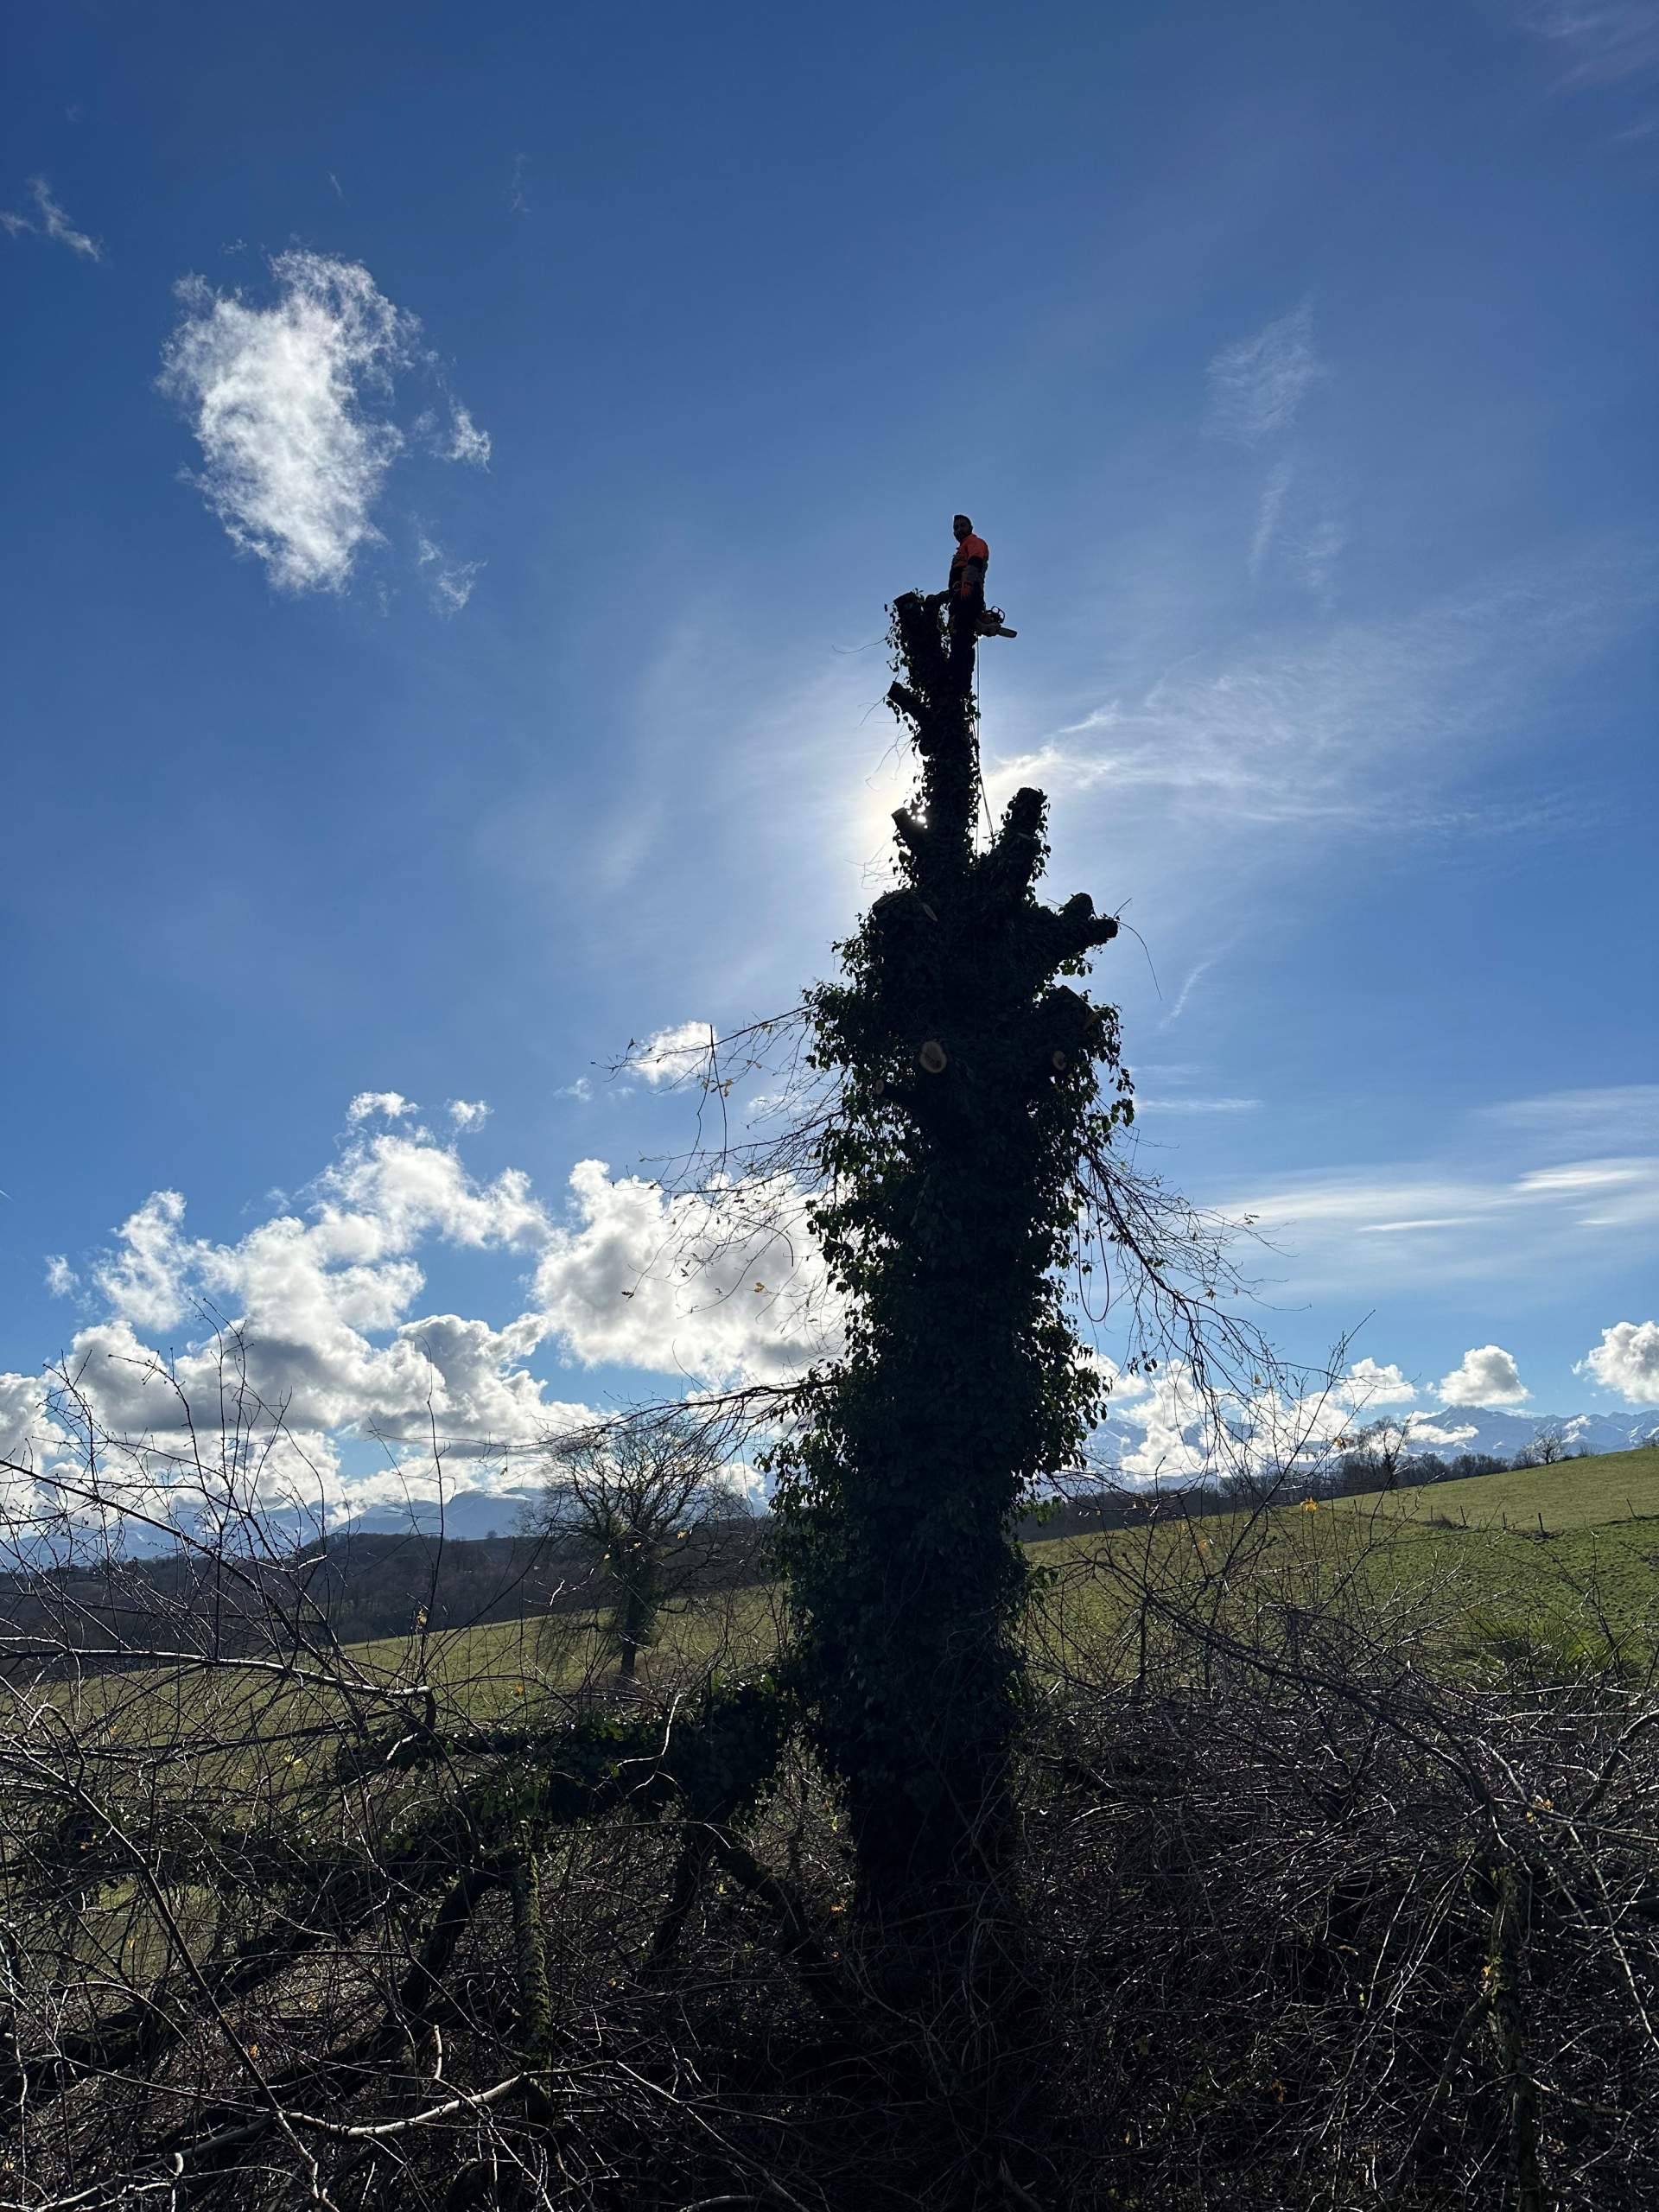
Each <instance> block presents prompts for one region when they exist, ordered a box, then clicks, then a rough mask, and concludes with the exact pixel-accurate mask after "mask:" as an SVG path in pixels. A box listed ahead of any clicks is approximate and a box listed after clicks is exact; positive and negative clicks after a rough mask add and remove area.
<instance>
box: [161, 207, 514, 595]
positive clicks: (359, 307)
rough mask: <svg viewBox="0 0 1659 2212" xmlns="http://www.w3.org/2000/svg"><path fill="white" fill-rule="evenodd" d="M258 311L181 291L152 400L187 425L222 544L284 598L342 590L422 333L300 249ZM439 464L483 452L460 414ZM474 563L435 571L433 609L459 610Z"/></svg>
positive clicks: (235, 295)
mask: <svg viewBox="0 0 1659 2212" xmlns="http://www.w3.org/2000/svg"><path fill="white" fill-rule="evenodd" d="M271 275H272V277H273V278H274V279H275V283H276V287H277V297H276V300H275V302H274V303H273V304H272V305H270V306H269V307H258V306H256V305H253V304H251V302H249V301H248V300H247V299H245V297H244V296H243V295H242V294H241V293H240V292H231V293H222V292H216V291H214V290H213V288H212V287H211V286H210V285H208V284H207V283H206V281H205V280H204V279H202V278H200V277H190V278H188V279H186V280H185V282H184V283H181V285H180V286H179V288H178V289H179V296H180V298H181V301H182V302H183V306H184V312H183V315H182V317H181V321H180V323H179V327H178V328H177V329H176V330H175V333H174V334H173V337H172V339H171V340H170V341H169V343H168V346H167V349H166V352H165V353H164V355H163V357H162V379H161V381H162V389H163V391H167V392H168V393H169V394H170V395H171V396H172V397H175V398H176V399H177V400H179V401H180V403H181V404H182V405H183V406H184V408H185V409H186V410H187V412H188V415H189V416H190V418H191V423H192V427H193V428H194V431H195V435H196V438H197V441H198V442H199V443H200V447H201V450H202V454H203V457H204V467H203V470H202V474H201V476H200V479H199V482H200V487H201V489H202V491H203V493H204V494H205V495H206V497H207V503H208V505H210V506H211V507H212V508H213V512H214V513H215V514H217V515H218V517H219V520H220V521H221V522H222V523H223V524H224V525H225V528H226V531H227V533H228V534H229V536H230V537H231V538H232V542H233V543H235V544H237V545H238V546H239V547H241V548H242V549H243V550H245V551H248V552H251V553H254V554H257V556H258V557H259V558H260V559H261V560H262V561H264V563H265V566H266V568H267V569H268V571H269V573H270V577H271V580H272V582H274V583H276V584H277V586H279V587H280V588H282V589H283V590H287V591H296V592H297V591H340V590H342V589H343V588H345V586H346V583H347V582H348V581H349V579H350V577H351V575H352V571H353V566H354V564H355V563H356V560H357V556H358V555H359V552H360V551H361V550H363V549H364V547H365V546H367V545H369V544H372V543H374V542H376V541H377V540H378V538H379V537H380V535H381V533H380V531H378V528H377V527H376V524H375V522H374V510H375V506H376V505H377V502H378V499H379V497H380V493H381V490H382V486H383V484H384V481H385V475H386V472H387V470H388V469H389V468H390V467H391V465H392V463H393V461H395V460H396V459H397V456H398V454H400V453H401V452H403V450H404V447H405V445H406V444H407V442H408V441H407V440H406V438H405V436H404V432H403V431H402V430H401V429H399V428H398V426H397V423H396V422H395V421H394V420H393V418H392V414H391V406H392V402H393V397H394V393H395V386H396V381H397V377H398V375H399V374H400V373H402V372H404V371H407V370H410V369H411V368H416V367H418V368H420V369H421V370H422V371H423V372H426V373H429V374H430V373H432V372H433V369H432V363H431V360H430V357H429V356H427V355H423V354H422V353H419V351H418V349H417V343H416V341H417V340H418V337H419V333H420V324H419V322H418V321H417V320H416V317H415V316H414V315H410V314H408V313H406V312H405V311H404V309H402V308H397V307H396V306H394V305H393V304H392V302H391V301H390V300H388V299H387V298H385V296H384V295H383V294H382V293H381V292H380V291H379V290H378V288H377V287H376V284H375V282H374V279H373V278H372V277H371V276H370V274H369V272H368V270H366V269H365V268H364V267H363V266H362V264H360V263H359V262H352V261H340V260H334V259H332V258H330V257H327V255H323V254H316V253H308V252H306V251H302V250H300V249H297V248H296V249H294V250H292V251H289V252H286V253H283V254H279V255H278V256H277V257H276V259H275V260H274V261H273V262H272V263H271ZM450 404H451V406H452V409H453V410H454V435H453V436H452V439H451V441H450V445H449V448H448V452H449V457H450V458H454V459H461V460H467V461H479V460H480V459H482V458H485V457H486V456H487V451H488V440H487V438H486V435H485V434H484V433H483V432H482V431H480V430H479V429H477V428H476V426H475V425H474V423H473V422H472V418H471V416H468V415H467V412H466V410H465V409H464V408H461V406H460V405H459V404H458V403H455V402H454V401H451V402H450ZM475 565H476V564H473V563H460V564H456V565H454V566H452V567H450V568H448V569H440V573H439V579H438V589H439V594H440V597H441V599H445V600H447V601H449V602H450V603H451V604H452V606H464V605H465V603H466V596H467V593H469V592H470V590H471V588H472V585H471V575H470V571H471V569H472V568H473V567H474V566H475Z"/></svg>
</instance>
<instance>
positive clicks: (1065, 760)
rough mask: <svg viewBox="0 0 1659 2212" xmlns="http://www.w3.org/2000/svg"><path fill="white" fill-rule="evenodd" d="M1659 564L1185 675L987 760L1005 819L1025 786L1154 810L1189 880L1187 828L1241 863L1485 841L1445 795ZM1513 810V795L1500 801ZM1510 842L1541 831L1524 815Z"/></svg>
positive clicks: (1521, 585)
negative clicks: (1277, 843) (1347, 849)
mask: <svg viewBox="0 0 1659 2212" xmlns="http://www.w3.org/2000/svg"><path fill="white" fill-rule="evenodd" d="M1656 595H1659V563H1656V561H1655V559H1654V556H1653V554H1652V552H1651V550H1649V549H1648V548H1645V547H1637V548H1629V547H1625V548H1613V549H1605V548H1601V549H1594V550H1591V551H1588V552H1585V553H1580V554H1578V555H1576V556H1572V557H1567V558H1556V559H1553V560H1551V561H1548V562H1535V563H1525V564H1517V565H1516V567H1515V568H1514V569H1511V570H1510V572H1509V573H1508V574H1504V575H1497V576H1495V577H1493V578H1491V579H1490V580H1489V581H1488V582H1485V583H1484V584H1483V585H1480V586H1478V587H1476V588H1471V589H1468V590H1465V591H1463V592H1460V593H1457V594H1449V595H1447V596H1446V597H1445V598H1442V599H1440V600H1437V601H1431V602H1429V603H1428V604H1427V605H1425V606H1423V607H1421V608H1419V609H1418V610H1417V611H1416V612H1414V613H1408V614H1405V615H1402V616H1400V617H1398V618H1396V619H1395V620H1374V621H1370V622H1362V621H1357V620H1351V621H1340V622H1336V623H1333V624H1332V625H1331V626H1329V627H1328V628H1326V629H1325V630H1324V631H1323V632H1321V633H1320V634H1318V635H1316V636H1314V637H1313V638H1312V639H1288V638H1287V639H1284V640H1283V641H1282V642H1274V641H1272V640H1268V641H1264V642H1263V643H1262V644H1261V645H1258V646H1256V647H1255V648H1254V649H1252V650H1246V651H1244V652H1241V653H1239V654H1238V655H1237V656H1236V657H1235V658H1232V659H1230V660H1228V661H1224V662H1221V663H1220V664H1217V663H1216V662H1214V661H1211V662H1210V663H1209V664H1207V665H1206V664H1205V663H1204V662H1202V661H1199V660H1197V659H1195V658H1188V659H1186V660H1184V661H1183V662H1182V663H1181V664H1179V665H1178V666H1177V667H1175V668H1173V669H1172V670H1170V671H1167V672H1166V674H1164V675H1161V676H1160V677H1155V678H1154V680H1153V681H1152V682H1151V683H1149V684H1147V686H1146V687H1145V688H1144V689H1143V690H1141V691H1140V693H1139V694H1138V695H1135V694H1132V693H1130V694H1126V693H1124V692H1122V691H1119V692H1118V693H1117V694H1116V696H1114V698H1113V700H1112V702H1111V708H1110V712H1109V715H1103V716H1101V717H1099V718H1096V717H1085V718H1084V719H1083V720H1081V721H1078V720H1075V719H1074V720H1073V721H1071V722H1070V723H1069V724H1067V725H1065V727H1064V728H1060V729H1058V730H1057V731H1056V732H1055V734H1053V735H1052V737H1049V738H1046V739H1044V740H1041V741H1039V742H1038V743H1037V744H1036V745H1035V746H1033V747H1031V748H1029V749H1028V750H1027V751H1025V752H1023V753H1019V754H1016V755H1014V757H1012V758H1005V759H1003V760H995V759H993V760H989V761H988V764H987V770H986V785H987V788H988V791H989V794H990V798H991V800H992V804H994V805H996V804H1002V803H1004V802H1005V801H1006V799H1007V797H1008V796H1009V795H1010V794H1011V793H1012V791H1014V789H1015V788H1016V787H1017V786H1018V785H1020V784H1022V783H1032V782H1034V783H1037V784H1039V785H1043V786H1044V787H1045V788H1046V789H1048V790H1049V791H1051V792H1052V794H1053V795H1055V796H1056V797H1058V796H1060V795H1063V794H1064V795H1075V794H1077V793H1083V792H1089V791H1095V790H1100V791H1104V792H1109V795H1110V797H1111V798H1112V801H1113V803H1114V804H1115V805H1116V807H1118V808H1119V809H1123V808H1125V807H1127V806H1128V805H1129V804H1132V803H1133V802H1134V801H1135V800H1136V799H1144V800H1147V801H1148V802H1150V801H1151V799H1152V798H1153V797H1154V794H1155V795H1157V797H1158V800H1159V804H1160V817H1159V820H1160V823H1162V824H1163V825H1164V826H1165V827H1166V828H1167V829H1170V830H1172V831H1173V832H1175V833H1177V834H1179V836H1180V838H1181V840H1182V843H1183V850H1184V852H1185V855H1186V858H1187V861H1188V865H1189V866H1190V865H1191V855H1192V837H1193V836H1194V835H1195V834H1196V832H1197V829H1198V819H1197V818H1198V816H1200V815H1201V814H1209V815H1211V816H1212V817H1214V819H1215V821H1216V823H1217V828H1218V829H1224V831H1225V834H1226V836H1227V839H1228V842H1229V849H1230V854H1236V851H1237V849H1238V848H1239V846H1240V843H1241V841H1242V839H1243V836H1244V835H1245V833H1246V832H1247V831H1249V829H1263V828H1268V829H1274V828H1284V827H1287V826H1294V825H1297V824H1300V825H1303V826H1305V827H1308V828H1325V829H1329V828H1335V827H1338V826H1342V825H1351V826H1354V827H1360V826H1363V825H1364V824H1367V823H1371V824H1376V825H1377V826H1379V827H1386V828H1387V829H1389V832H1390V834H1399V833H1400V832H1402V830H1404V829H1407V828H1408V827H1410V828H1413V829H1416V830H1417V831H1418V832H1419V833H1420V834H1421V831H1422V830H1424V829H1429V828H1441V827H1451V828H1454V829H1463V828H1471V829H1473V828H1481V829H1486V830H1489V831H1490V830H1491V829H1493V828H1494V827H1498V826H1504V825H1506V824H1507V823H1509V821H1510V810H1507V809H1506V806H1505V804H1503V801H1502V800H1500V799H1497V798H1493V797H1492V796H1491V795H1490V794H1489V795H1488V796H1487V797H1486V798H1484V799H1483V801H1482V804H1481V805H1480V807H1479V808H1478V810H1475V811H1474V812H1473V813H1471V814H1469V815H1467V816H1465V815H1464V814H1461V813H1459V811H1458V810H1456V809H1455V808H1454V809H1452V810H1448V809H1447V807H1446V803H1445V801H1444V799H1443V798H1441V797H1440V788H1441V787H1442V786H1443V785H1445V783H1446V781H1448V780H1449V779H1451V778H1452V777H1454V776H1455V777H1457V778H1459V779H1464V778H1466V777H1467V776H1469V775H1470V774H1471V773H1472V772H1474V770H1475V768H1476V767H1477V766H1478V764H1479V762H1480V761H1481V760H1482V759H1483V757H1484V754H1485V753H1486V752H1487V750H1488V747H1489V741H1502V739H1503V737H1504V736H1505V735H1506V734H1508V733H1509V731H1510V729H1511V728H1512V727H1513V725H1514V715H1515V710H1516V708H1517V706H1518V705H1520V704H1522V702H1525V700H1526V699H1527V698H1528V696H1529V695H1530V694H1532V693H1534V692H1535V690H1536V689H1537V687H1538V685H1539V684H1540V683H1542V682H1545V681H1548V680H1550V679H1559V677H1561V676H1562V675H1564V674H1565V673H1566V672H1567V671H1568V670H1570V669H1571V668H1573V666H1574V665H1576V664H1579V663H1580V662H1581V661H1582V660H1584V659H1586V658H1588V657H1589V656H1590V655H1592V654H1593V653H1594V652H1596V651H1597V650H1599V648H1600V647H1602V646H1603V645H1606V644H1607V643H1609V642H1611V640H1612V639H1615V638H1617V637H1618V636H1619V635H1621V634H1622V633H1623V632H1625V631H1627V630H1628V629H1629V628H1630V626H1632V625H1633V624H1634V623H1636V622H1637V621H1639V620H1643V619H1644V618H1645V615H1646V613H1647V611H1648V610H1649V608H1650V607H1651V606H1652V604H1653V601H1654V599H1655V597H1656ZM1512 798H1513V795H1512ZM1513 803H1514V804H1517V805H1522V821H1521V826H1523V827H1537V826H1541V825H1540V823H1538V821H1537V819H1536V817H1535V806H1536V802H1526V803H1524V804H1522V801H1520V800H1519V799H1514V801H1513Z"/></svg>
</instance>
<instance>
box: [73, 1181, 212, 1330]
mask: <svg viewBox="0 0 1659 2212" xmlns="http://www.w3.org/2000/svg"><path fill="white" fill-rule="evenodd" d="M183 1221H184V1199H183V1198H182V1197H181V1194H180V1193H179V1192H177V1191H152V1192H151V1193H150V1195H149V1198H146V1199H145V1201H144V1203H143V1205H141V1206H140V1207H139V1208H138V1210H137V1212H136V1213H131V1214H129V1215H128V1217H127V1218H126V1220H125V1221H124V1222H123V1223H122V1224H121V1226H120V1228H119V1230H118V1231H117V1232H116V1233H117V1236H118V1239H119V1243H118V1248H117V1249H116V1251H115V1252H114V1253H113V1254H109V1255H105V1257H104V1258H102V1259H100V1260H99V1262H98V1263H97V1264H96V1265H95V1267H94V1268H93V1269H92V1281H93V1283H94V1284H95V1286H96V1287H97V1288H98V1290H99V1293H100V1294H102V1296H103V1298H104V1299H105V1302H106V1303H107V1305H108V1306H109V1308H110V1310H111V1313H114V1314H117V1315H118V1316H119V1317H120V1319H122V1320H123V1321H135V1322H137V1325H138V1326H139V1327H140V1328H141V1329H169V1328H171V1327H172V1326H173V1325H174V1324H175V1322H177V1321H179V1320H181V1319H182V1318H183V1315H184V1313H185V1306H186V1301H185V1294H184V1291H183V1287H182V1283H183V1277H184V1274H185V1271H186V1269H187V1267H188V1248H187V1246H186V1243H185V1240H184V1238H183V1236H181V1227H182V1224H183Z"/></svg>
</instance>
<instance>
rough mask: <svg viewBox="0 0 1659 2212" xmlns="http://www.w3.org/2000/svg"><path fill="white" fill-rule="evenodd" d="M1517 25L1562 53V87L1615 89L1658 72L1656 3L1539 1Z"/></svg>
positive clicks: (1658, 17)
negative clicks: (1602, 86)
mask: <svg viewBox="0 0 1659 2212" xmlns="http://www.w3.org/2000/svg"><path fill="white" fill-rule="evenodd" d="M1518 21H1519V22H1520V25H1521V28H1522V29H1523V30H1525V31H1529V32H1530V33H1531V35H1533V36H1534V37H1535V38H1539V39H1544V40H1547V41H1548V42H1549V43H1550V44H1551V45H1552V46H1553V47H1554V48H1556V50H1557V51H1558V52H1559V54H1560V57H1561V60H1562V63H1563V67H1562V72H1561V76H1560V83H1561V84H1562V85H1564V86H1592V85H1617V84H1621V83H1623V82H1624V80H1625V79H1628V78H1631V77H1641V76H1645V75H1647V74H1648V73H1649V72H1651V71H1654V70H1659V6H1656V5H1655V4H1654V0H1538V4H1536V5H1534V6H1530V7H1527V8H1523V9H1522V11H1521V14H1520V16H1519V18H1518Z"/></svg>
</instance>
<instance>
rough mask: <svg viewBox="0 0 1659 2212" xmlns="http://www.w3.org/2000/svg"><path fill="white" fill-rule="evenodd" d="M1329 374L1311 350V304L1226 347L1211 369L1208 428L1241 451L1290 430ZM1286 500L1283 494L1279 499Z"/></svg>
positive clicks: (1213, 362)
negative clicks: (1308, 397)
mask: <svg viewBox="0 0 1659 2212" xmlns="http://www.w3.org/2000/svg"><path fill="white" fill-rule="evenodd" d="M1329 374H1330V371H1329V369H1328V368H1327V367H1326V365H1325V363H1324V362H1323V361H1322V360H1321V359H1319V354H1318V353H1317V352H1316V351H1315V350H1314V345H1313V302H1312V301H1311V300H1304V301H1303V302H1302V304H1301V305H1300V307H1299V308H1293V309H1292V310H1291V312H1290V313H1289V314H1288V315H1281V316H1280V317H1279V318H1278V320H1277V321H1274V322H1269V323H1268V324H1266V325H1265V326H1264V327H1263V328H1262V329H1261V330H1258V331H1257V332H1256V334H1255V336H1254V337H1253V338H1241V339H1239V340H1237V341H1236V343H1235V344H1233V345H1230V346H1223V347H1222V349H1221V351H1220V352H1219V353H1217V355H1216V356H1215V358H1214V359H1212V360H1211V364H1210V416H1209V428H1210V429H1211V432H1212V433H1213V434H1214V435H1216V436H1217V437H1224V438H1232V439H1234V440H1236V442H1238V443H1239V444H1240V445H1246V446H1255V445H1260V444H1261V443H1262V441H1263V440H1264V439H1267V438H1270V437H1273V436H1274V435H1277V434H1278V433H1280V432H1281V431H1285V430H1287V429H1289V428H1290V427H1291V425H1292V423H1294V421H1295V420H1296V416H1297V415H1298V413H1299V412H1300V409H1301V405H1302V402H1303V401H1304V400H1305V399H1306V397H1307V395H1308V394H1309V392H1310V391H1313V387H1314V386H1315V385H1317V384H1319V382H1320V381H1321V380H1322V379H1323V378H1325V377H1327V376H1328V375H1329ZM1281 497H1282V493H1281Z"/></svg>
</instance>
